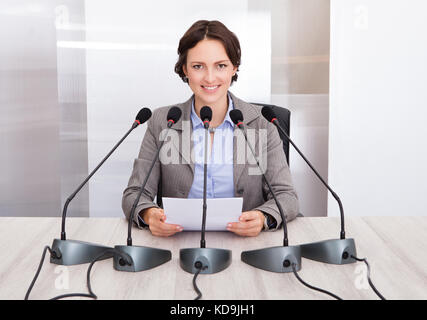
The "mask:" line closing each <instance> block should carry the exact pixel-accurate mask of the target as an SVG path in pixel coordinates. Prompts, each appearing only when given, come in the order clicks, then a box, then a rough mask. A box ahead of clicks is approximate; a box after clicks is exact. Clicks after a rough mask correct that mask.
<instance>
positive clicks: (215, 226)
mask: <svg viewBox="0 0 427 320" xmlns="http://www.w3.org/2000/svg"><path fill="white" fill-rule="evenodd" d="M162 199H163V209H164V211H165V215H166V223H171V224H178V225H180V226H182V227H183V228H184V231H200V230H202V216H203V199H185V198H162ZM206 202H207V210H206V231H226V230H227V224H228V223H229V222H238V221H239V217H240V215H241V214H242V205H243V198H212V199H206Z"/></svg>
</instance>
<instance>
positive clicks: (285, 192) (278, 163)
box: [122, 92, 299, 230]
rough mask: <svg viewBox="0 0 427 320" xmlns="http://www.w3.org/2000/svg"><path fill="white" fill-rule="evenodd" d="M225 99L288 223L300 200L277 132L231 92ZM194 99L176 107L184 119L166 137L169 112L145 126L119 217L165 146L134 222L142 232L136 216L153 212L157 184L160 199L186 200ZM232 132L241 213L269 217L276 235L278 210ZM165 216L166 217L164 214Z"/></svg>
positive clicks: (191, 168) (158, 112)
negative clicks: (148, 210) (230, 103)
mask: <svg viewBox="0 0 427 320" xmlns="http://www.w3.org/2000/svg"><path fill="white" fill-rule="evenodd" d="M229 94H230V95H231V98H232V99H233V104H234V108H235V109H240V111H242V114H243V117H244V123H245V127H246V132H247V133H248V137H251V136H252V137H253V136H255V139H254V140H253V142H252V143H253V145H254V146H255V147H254V149H255V152H256V154H257V157H259V159H260V163H261V164H262V165H263V167H264V168H265V176H266V178H267V179H268V180H269V181H270V184H271V186H272V188H273V190H274V191H275V193H276V196H277V199H278V201H280V203H281V205H282V208H283V211H284V214H285V216H286V221H291V220H293V219H294V218H295V217H296V216H297V214H298V212H299V209H298V199H297V195H296V192H295V190H294V188H293V186H292V179H291V174H290V171H289V167H288V164H287V162H286V157H285V153H284V151H283V144H282V141H281V139H280V137H279V134H278V132H277V129H276V128H275V127H274V125H273V124H271V123H269V122H268V121H267V120H265V119H264V117H263V116H262V115H261V108H260V107H259V106H255V105H252V104H249V103H246V102H244V101H242V100H240V99H238V98H237V97H235V96H234V95H233V94H232V93H230V92H229ZM192 99H193V97H191V98H190V99H189V100H188V101H186V102H184V103H181V104H178V105H176V106H177V107H178V108H180V109H181V111H182V116H181V119H180V120H179V121H178V122H177V123H176V124H175V125H174V126H173V127H172V128H171V129H170V130H169V134H168V136H165V131H167V121H166V116H167V113H168V111H169V109H170V108H171V107H172V106H167V107H161V108H157V109H156V110H154V112H153V115H152V117H151V119H150V120H149V121H148V126H147V131H146V133H145V136H144V139H143V141H142V145H141V149H140V152H139V155H138V158H137V159H135V161H134V164H133V171H132V175H131V177H130V179H129V183H128V186H127V188H126V189H125V190H124V192H123V199H122V208H123V212H124V214H125V216H126V217H127V218H128V219H129V216H130V211H131V208H132V205H133V203H134V201H135V199H136V197H137V194H138V191H139V190H140V188H141V185H142V183H143V181H144V179H145V177H146V175H147V172H148V170H149V167H150V164H151V162H152V159H153V158H154V156H155V154H156V152H157V149H158V147H159V145H160V143H161V141H162V140H165V143H164V145H163V148H162V151H161V152H160V160H158V161H157V162H156V164H155V165H154V167H153V171H152V173H151V176H150V178H149V179H148V181H147V184H146V187H145V190H144V192H143V193H142V197H141V199H140V200H139V202H138V205H137V207H136V211H135V216H134V222H135V223H136V224H137V226H138V227H139V228H142V225H141V224H140V221H139V219H138V214H139V213H140V212H141V211H142V210H144V209H146V208H150V207H157V204H155V203H154V202H153V201H154V198H155V197H156V195H157V188H158V184H159V179H160V178H161V179H162V189H163V190H162V196H163V197H171V198H187V197H188V194H189V192H190V189H191V186H192V184H193V177H194V161H192V159H194V158H192V157H193V156H194V153H193V149H192V148H193V143H192V142H191V133H192V125H191V104H192ZM165 129H166V130H165ZM254 129H255V130H254ZM234 131H235V134H234V143H233V159H234V162H233V178H234V196H235V197H243V209H242V210H243V211H249V210H260V211H262V212H264V213H267V214H270V215H271V216H273V217H274V218H275V219H276V221H277V226H276V228H275V229H274V230H276V229H278V228H280V227H281V224H282V219H281V217H280V213H279V210H278V209H277V206H276V203H275V202H274V199H273V198H272V196H271V194H270V193H269V191H268V189H267V185H266V183H265V182H264V181H263V179H262V175H261V174H260V171H259V170H258V169H257V165H256V162H255V160H254V158H253V157H252V154H251V152H250V149H247V148H246V142H245V140H244V137H243V135H242V134H241V132H240V130H238V129H236V130H234ZM250 131H251V132H250ZM165 137H166V138H165ZM263 138H264V139H263ZM160 139H162V140H160ZM171 155H172V156H171ZM171 159H172V160H171ZM165 214H166V215H167V212H165Z"/></svg>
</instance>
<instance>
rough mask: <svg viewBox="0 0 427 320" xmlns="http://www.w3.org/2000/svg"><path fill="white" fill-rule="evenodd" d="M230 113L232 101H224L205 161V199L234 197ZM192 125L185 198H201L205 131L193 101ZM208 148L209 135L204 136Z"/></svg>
mask: <svg viewBox="0 0 427 320" xmlns="http://www.w3.org/2000/svg"><path fill="white" fill-rule="evenodd" d="M231 110H233V100H232V99H231V97H230V96H229V97H228V110H227V114H226V116H225V119H224V121H223V122H222V124H221V125H220V126H218V127H217V128H216V129H215V133H214V140H213V144H212V151H211V150H208V160H207V182H206V197H207V198H232V197H234V178H233V138H234V124H233V122H232V121H231V119H230V115H229V112H230V111H231ZM191 122H192V125H193V144H194V146H193V150H194V158H195V159H194V161H195V164H194V180H193V184H192V186H191V189H190V192H189V194H188V198H198V199H200V198H203V177H204V171H203V169H204V168H203V167H204V155H205V128H204V126H203V122H202V120H200V118H199V116H198V115H197V114H196V111H195V109H194V99H193V103H192V110H191ZM208 139H209V140H208V148H209V149H210V148H211V135H210V133H209V134H208Z"/></svg>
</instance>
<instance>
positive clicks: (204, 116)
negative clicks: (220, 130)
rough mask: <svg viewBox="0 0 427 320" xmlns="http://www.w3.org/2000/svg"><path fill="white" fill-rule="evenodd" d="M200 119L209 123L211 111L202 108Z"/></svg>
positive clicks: (209, 108)
mask: <svg viewBox="0 0 427 320" xmlns="http://www.w3.org/2000/svg"><path fill="white" fill-rule="evenodd" d="M200 119H202V121H206V120H207V121H211V120H212V109H211V107H208V106H204V107H203V108H202V109H200Z"/></svg>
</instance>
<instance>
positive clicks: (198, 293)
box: [193, 261, 208, 300]
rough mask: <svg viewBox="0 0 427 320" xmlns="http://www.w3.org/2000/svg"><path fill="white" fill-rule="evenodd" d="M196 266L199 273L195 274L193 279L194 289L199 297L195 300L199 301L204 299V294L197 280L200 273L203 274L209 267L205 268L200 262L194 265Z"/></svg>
mask: <svg viewBox="0 0 427 320" xmlns="http://www.w3.org/2000/svg"><path fill="white" fill-rule="evenodd" d="M194 266H195V267H196V269H197V271H196V273H195V274H194V277H193V288H194V290H195V291H196V293H197V297H196V298H194V300H199V299H200V298H201V297H202V292H201V291H200V290H199V288H198V287H197V283H196V279H197V276H198V275H199V273H200V272H202V271H203V270H205V269H207V268H208V266H203V263H201V262H200V261H196V263H195V264H194Z"/></svg>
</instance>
